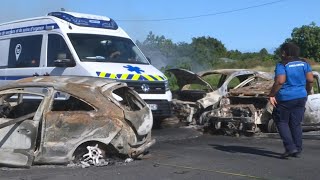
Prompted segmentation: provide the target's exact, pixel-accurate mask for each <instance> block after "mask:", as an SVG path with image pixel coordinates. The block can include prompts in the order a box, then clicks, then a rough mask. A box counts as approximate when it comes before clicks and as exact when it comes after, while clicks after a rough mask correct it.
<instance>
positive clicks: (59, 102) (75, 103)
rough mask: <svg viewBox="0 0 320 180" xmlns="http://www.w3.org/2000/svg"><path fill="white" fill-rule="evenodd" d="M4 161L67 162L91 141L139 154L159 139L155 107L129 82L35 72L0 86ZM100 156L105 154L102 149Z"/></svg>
mask: <svg viewBox="0 0 320 180" xmlns="http://www.w3.org/2000/svg"><path fill="white" fill-rule="evenodd" d="M0 107H1V108H0V110H1V112H0V115H1V117H0V164H2V165H6V166H18V167H20V166H24V167H28V166H31V165H32V164H67V163H69V162H71V161H73V160H77V159H81V158H83V155H85V154H86V153H88V150H90V149H89V147H95V148H97V147H98V148H99V151H100V150H101V151H102V152H103V153H102V156H106V155H107V154H109V153H117V154H118V153H119V154H123V155H125V156H128V157H137V156H139V155H141V154H142V153H144V152H145V151H146V150H147V149H148V148H149V147H150V146H152V145H153V144H154V143H155V140H154V139H151V128H152V123H153V119H152V113H151V110H150V109H149V108H148V106H147V104H146V103H145V102H144V101H143V100H142V99H141V98H140V97H139V95H138V94H137V93H136V92H135V91H133V90H131V89H130V88H128V87H127V85H126V84H123V83H120V82H115V81H112V80H110V81H108V80H102V79H98V78H90V77H68V76H65V77H54V76H49V77H34V78H26V79H22V80H19V81H16V82H14V83H12V84H10V85H7V86H4V87H1V88H0ZM99 156H100V154H99Z"/></svg>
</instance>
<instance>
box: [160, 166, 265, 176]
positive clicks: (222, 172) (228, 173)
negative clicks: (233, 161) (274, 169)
mask: <svg viewBox="0 0 320 180" xmlns="http://www.w3.org/2000/svg"><path fill="white" fill-rule="evenodd" d="M155 165H158V166H170V167H176V168H184V169H191V170H198V171H207V172H215V173H220V174H227V175H231V176H241V177H247V178H251V179H266V178H262V177H258V176H252V175H246V174H239V173H232V172H226V171H218V170H212V169H202V168H194V167H190V166H180V165H175V164H165V163H155Z"/></svg>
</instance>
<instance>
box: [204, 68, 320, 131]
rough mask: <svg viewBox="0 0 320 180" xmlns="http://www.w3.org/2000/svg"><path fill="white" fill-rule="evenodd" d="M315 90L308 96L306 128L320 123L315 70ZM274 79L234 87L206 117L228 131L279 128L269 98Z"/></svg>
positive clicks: (212, 125)
mask: <svg viewBox="0 0 320 180" xmlns="http://www.w3.org/2000/svg"><path fill="white" fill-rule="evenodd" d="M313 75H314V85H313V94H311V95H309V96H308V100H307V103H306V111H305V119H304V121H303V122H302V125H303V127H304V129H310V128H311V129H314V128H317V127H318V126H319V125H320V118H319V117H320V106H319V104H320V92H319V77H320V76H319V73H318V72H313ZM272 85H273V80H269V79H262V80H259V81H254V80H253V79H248V80H247V81H246V82H244V83H242V84H240V85H239V86H237V87H235V88H234V89H231V90H230V91H229V93H228V96H227V97H225V98H223V100H221V101H220V106H219V107H218V108H216V109H215V110H212V111H210V112H206V114H205V118H206V121H207V122H209V124H210V125H211V127H212V128H213V129H214V130H218V129H224V130H225V132H228V133H236V132H239V130H240V131H245V132H252V133H254V132H258V131H261V130H262V131H264V132H277V128H276V125H275V123H274V121H273V119H272V110H273V106H272V105H271V104H270V103H269V101H268V99H269V98H268V94H269V92H270V90H271V88H272Z"/></svg>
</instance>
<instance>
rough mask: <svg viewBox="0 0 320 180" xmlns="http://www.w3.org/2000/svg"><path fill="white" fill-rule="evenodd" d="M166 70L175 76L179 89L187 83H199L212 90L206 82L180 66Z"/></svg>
mask: <svg viewBox="0 0 320 180" xmlns="http://www.w3.org/2000/svg"><path fill="white" fill-rule="evenodd" d="M167 71H168V72H170V73H172V74H173V75H175V76H176V79H177V83H178V86H179V88H180V89H181V88H182V87H183V86H185V85H187V84H200V85H204V86H207V87H209V88H210V89H211V90H212V91H213V88H212V87H211V85H210V84H209V83H208V82H206V81H205V80H203V79H202V78H201V77H200V76H198V75H197V74H196V73H194V72H192V71H189V70H186V69H180V68H173V69H168V70H167Z"/></svg>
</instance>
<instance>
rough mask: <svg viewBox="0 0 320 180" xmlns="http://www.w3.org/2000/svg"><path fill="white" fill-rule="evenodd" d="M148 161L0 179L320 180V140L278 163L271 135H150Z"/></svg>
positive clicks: (0, 174) (43, 169) (308, 138)
mask: <svg viewBox="0 0 320 180" xmlns="http://www.w3.org/2000/svg"><path fill="white" fill-rule="evenodd" d="M153 134H154V137H155V138H156V139H157V143H156V145H155V146H153V147H152V149H151V150H150V155H149V157H148V158H147V159H143V160H135V161H133V162H131V163H123V162H120V163H116V164H114V165H108V166H103V167H89V168H80V167H65V166H35V167H32V168H30V169H10V168H1V169H0V179H1V180H3V179H19V180H44V179H50V180H64V179H67V180H90V179H99V180H101V179H130V180H141V179H148V180H149V179H152V180H156V179H224V180H228V179H270V180H271V179H272V180H277V179H299V180H301V179H319V177H318V176H319V170H320V167H319V162H320V156H319V152H320V143H319V142H320V138H319V136H320V134H319V133H315V134H312V133H311V134H310V133H309V134H305V139H304V151H303V155H302V157H301V158H290V159H288V160H284V159H280V158H278V156H279V155H280V153H282V152H283V148H282V144H281V141H280V139H279V138H278V136H277V135H276V134H271V135H267V136H266V135H261V136H256V137H228V136H213V135H209V134H205V135H202V134H201V133H200V132H198V131H196V130H194V129H192V128H168V129H160V130H154V131H153Z"/></svg>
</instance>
